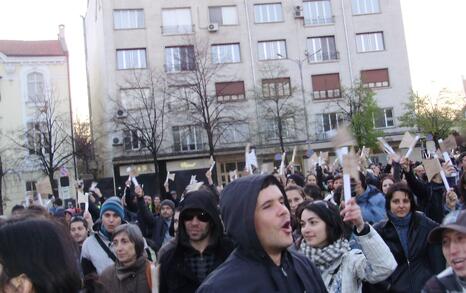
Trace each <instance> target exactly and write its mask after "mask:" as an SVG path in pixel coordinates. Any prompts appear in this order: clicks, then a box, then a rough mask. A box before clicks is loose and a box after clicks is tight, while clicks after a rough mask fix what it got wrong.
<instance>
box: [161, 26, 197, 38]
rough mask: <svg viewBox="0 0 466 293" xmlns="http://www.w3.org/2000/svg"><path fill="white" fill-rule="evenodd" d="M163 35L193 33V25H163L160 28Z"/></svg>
mask: <svg viewBox="0 0 466 293" xmlns="http://www.w3.org/2000/svg"><path fill="white" fill-rule="evenodd" d="M161 28H162V34H163V35H183V34H191V33H193V32H194V24H191V25H164V26H161Z"/></svg>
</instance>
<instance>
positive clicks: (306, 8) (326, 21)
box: [303, 0, 335, 26]
mask: <svg viewBox="0 0 466 293" xmlns="http://www.w3.org/2000/svg"><path fill="white" fill-rule="evenodd" d="M324 2H327V3H326V4H324ZM318 3H322V4H318ZM311 5H314V6H315V9H316V10H319V8H320V9H323V11H325V9H326V8H325V6H328V8H330V11H329V12H328V13H330V15H324V18H321V17H315V16H314V17H313V15H312V11H311V10H312V8H310V7H311ZM318 5H321V6H322V7H319V8H318V7H317V6H318ZM303 14H304V19H303V23H304V26H319V25H330V24H334V23H335V17H334V15H333V9H332V1H330V0H314V1H303ZM306 14H309V18H306ZM324 14H325V12H324ZM319 19H323V22H319V21H317V22H315V20H319ZM306 20H311V22H306Z"/></svg>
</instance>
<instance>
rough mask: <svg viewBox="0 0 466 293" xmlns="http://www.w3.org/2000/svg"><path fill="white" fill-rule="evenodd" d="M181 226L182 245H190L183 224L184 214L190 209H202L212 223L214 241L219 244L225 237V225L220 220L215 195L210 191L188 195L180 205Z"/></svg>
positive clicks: (200, 191)
mask: <svg viewBox="0 0 466 293" xmlns="http://www.w3.org/2000/svg"><path fill="white" fill-rule="evenodd" d="M180 205H181V210H180V225H179V226H178V237H179V240H180V241H181V243H189V238H188V236H187V234H186V230H185V227H184V225H182V223H181V219H182V218H183V214H184V212H186V210H189V209H200V210H203V211H205V212H206V213H207V214H208V215H209V216H210V218H211V220H212V222H211V224H212V227H211V229H212V234H211V236H213V237H212V240H213V241H214V243H218V242H219V241H220V239H221V238H222V235H223V225H222V221H221V220H220V213H219V211H218V208H217V206H216V205H215V202H214V195H213V194H212V193H211V192H210V191H208V190H197V191H193V192H189V193H188V194H186V197H185V199H184V200H183V202H182V203H181V204H180Z"/></svg>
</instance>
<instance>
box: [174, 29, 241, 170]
mask: <svg viewBox="0 0 466 293" xmlns="http://www.w3.org/2000/svg"><path fill="white" fill-rule="evenodd" d="M186 42H187V43H188V44H189V46H185V47H184V49H183V50H185V51H186V53H185V54H180V55H181V58H182V59H181V60H177V61H178V63H179V64H180V65H181V66H180V68H174V67H170V66H167V68H166V71H167V72H170V71H182V72H181V73H179V74H176V75H173V74H167V78H168V80H169V83H170V84H172V85H177V87H178V88H180V87H181V88H183V89H186V90H187V91H185V92H184V93H183V94H179V91H178V90H175V91H172V93H171V96H173V97H174V98H176V99H177V100H178V101H179V102H180V103H182V104H183V105H184V107H185V109H186V110H187V111H186V113H187V118H188V119H189V121H191V123H192V125H194V126H197V127H199V128H200V129H203V130H204V131H205V134H206V137H207V146H208V151H209V155H210V156H212V157H213V158H215V149H216V145H217V143H218V142H219V140H220V138H221V137H222V135H223V134H224V132H225V131H226V130H227V129H228V128H229V127H232V126H233V125H234V124H236V123H240V122H244V121H245V119H244V116H243V115H241V114H240V113H239V111H238V110H237V106H238V105H239V103H233V102H235V101H241V100H244V99H245V89H244V82H242V81H235V80H234V77H233V78H232V77H231V75H226V74H224V71H223V70H224V69H225V67H226V66H225V64H224V63H223V62H222V61H220V60H217V61H213V60H211V50H210V44H209V42H208V40H205V39H203V40H199V39H196V38H189V39H187V40H186ZM223 57H224V56H220V58H223ZM227 78H228V80H226V79H227ZM214 85H215V87H214ZM174 88H175V89H176V87H174ZM213 178H216V176H213Z"/></svg>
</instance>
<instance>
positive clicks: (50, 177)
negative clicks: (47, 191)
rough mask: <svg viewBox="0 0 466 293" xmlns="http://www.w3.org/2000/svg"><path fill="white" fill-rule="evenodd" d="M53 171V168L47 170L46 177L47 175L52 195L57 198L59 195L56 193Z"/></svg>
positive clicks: (56, 187)
mask: <svg viewBox="0 0 466 293" xmlns="http://www.w3.org/2000/svg"><path fill="white" fill-rule="evenodd" d="M53 173H55V172H54V171H53V170H48V174H47V177H49V182H50V186H52V192H53V196H54V197H55V198H59V197H60V196H59V194H58V186H57V184H56V183H55V180H53Z"/></svg>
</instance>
